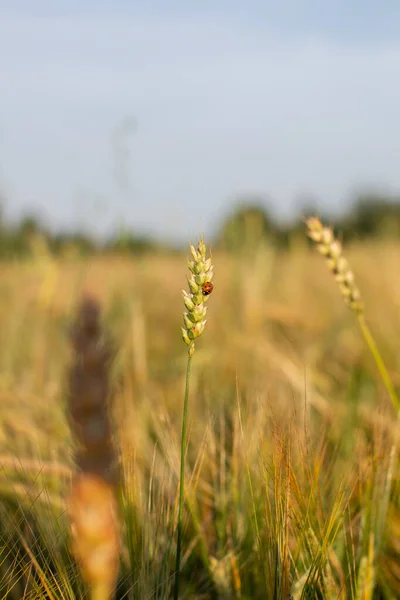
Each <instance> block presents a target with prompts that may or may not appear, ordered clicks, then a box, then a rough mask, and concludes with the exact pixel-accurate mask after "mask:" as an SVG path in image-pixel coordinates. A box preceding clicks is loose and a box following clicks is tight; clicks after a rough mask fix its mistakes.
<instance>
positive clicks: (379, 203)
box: [0, 194, 400, 258]
mask: <svg viewBox="0 0 400 600" xmlns="http://www.w3.org/2000/svg"><path fill="white" fill-rule="evenodd" d="M311 215H318V216H320V217H321V219H323V220H324V221H325V222H328V223H329V224H330V225H331V226H332V227H333V228H335V229H337V230H340V232H341V236H342V238H343V240H344V241H347V242H349V241H353V240H355V239H359V240H365V239H368V238H378V237H391V238H399V239H400V197H398V198H392V197H391V198H389V197H386V196H380V195H376V194H370V195H363V196H359V197H358V198H357V199H356V200H355V202H353V203H352V204H351V205H350V206H349V208H348V210H347V211H345V212H343V213H342V214H340V215H336V216H335V217H332V216H330V215H329V214H323V212H321V210H317V209H314V208H312V207H308V208H305V209H304V210H303V211H302V212H301V213H300V216H297V218H296V219H294V220H293V221H291V222H290V223H285V224H282V223H281V222H280V221H279V220H277V219H276V218H275V217H274V216H273V215H272V213H271V211H270V210H268V207H267V206H266V205H265V202H264V201H263V199H261V198H250V197H249V198H246V197H245V198H243V199H242V200H240V201H238V202H237V203H236V204H235V205H234V207H233V209H232V210H231V211H230V213H229V214H227V215H226V216H225V218H224V219H223V220H222V222H221V224H220V227H219V228H218V230H217V232H216V234H214V236H213V238H214V239H213V240H212V243H213V246H214V247H217V248H220V249H224V250H226V251H229V252H235V251H240V250H241V249H251V247H252V246H256V245H258V244H259V243H260V241H262V240H263V239H267V240H268V241H269V243H273V244H274V245H276V246H277V247H279V248H281V249H283V250H285V249H288V248H289V247H290V246H291V242H292V241H293V240H294V239H296V238H298V237H299V236H301V237H303V235H304V219H305V218H306V217H308V216H311ZM38 236H40V237H42V238H44V239H45V240H46V242H47V245H48V248H49V249H50V251H51V252H52V253H54V254H61V253H63V252H64V251H65V250H66V249H67V248H71V247H73V248H74V249H75V250H76V251H77V252H79V254H82V255H88V254H94V253H113V252H120V253H128V254H134V255H138V254H144V253H150V252H160V253H166V252H179V251H180V250H181V248H180V247H179V245H173V244H167V243H165V242H160V241H159V240H158V239H157V238H156V237H151V236H147V235H143V234H141V233H140V232H138V231H129V230H124V231H120V232H117V233H116V234H115V235H113V236H112V237H109V238H108V239H104V240H101V241H99V240H95V239H94V238H92V237H91V236H90V235H89V234H88V233H85V232H82V231H78V230H77V231H72V232H62V231H58V232H57V231H52V230H51V229H49V228H48V227H46V226H45V225H44V224H43V223H42V222H41V221H40V219H39V218H37V217H35V216H32V215H26V216H24V217H22V218H21V219H20V221H19V222H17V223H14V224H11V223H9V222H7V220H6V219H5V217H4V215H3V213H2V211H1V210H0V258H12V257H25V256H29V255H30V253H31V249H32V239H33V238H34V237H38Z"/></svg>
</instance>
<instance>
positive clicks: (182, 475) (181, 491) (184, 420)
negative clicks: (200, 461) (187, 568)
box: [174, 352, 192, 600]
mask: <svg viewBox="0 0 400 600" xmlns="http://www.w3.org/2000/svg"><path fill="white" fill-rule="evenodd" d="M191 364H192V356H191V355H190V352H188V360H187V367H186V387H185V400H184V404H183V418H182V436H181V471H180V479H179V511H178V540H177V547H176V565H175V566H176V568H175V585H174V600H178V595H179V575H180V570H181V549H182V514H183V504H184V498H185V454H186V431H187V414H188V405H189V384H190V367H191Z"/></svg>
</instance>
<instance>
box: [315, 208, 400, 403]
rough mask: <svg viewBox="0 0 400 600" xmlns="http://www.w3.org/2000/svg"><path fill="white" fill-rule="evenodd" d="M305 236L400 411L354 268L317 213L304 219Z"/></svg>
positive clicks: (330, 230) (331, 231)
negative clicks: (321, 260)
mask: <svg viewBox="0 0 400 600" xmlns="http://www.w3.org/2000/svg"><path fill="white" fill-rule="evenodd" d="M306 225H307V229H308V231H307V233H308V237H309V238H311V239H312V240H313V242H315V244H316V247H317V250H318V252H319V253H320V254H322V256H324V257H325V259H326V263H327V265H328V269H329V270H330V271H331V273H332V274H333V276H334V277H335V280H336V281H337V283H338V286H339V290H340V292H341V294H342V296H343V299H344V301H345V302H346V304H347V306H348V307H349V308H350V309H351V310H352V311H353V312H354V313H355V314H356V316H357V319H358V322H359V325H360V327H361V331H362V334H363V336H364V339H365V342H366V344H367V346H368V348H369V349H370V351H371V353H372V356H373V357H374V360H375V363H376V366H377V367H378V371H379V373H380V376H381V377H382V381H383V383H384V385H385V387H386V390H387V392H388V394H389V397H390V399H391V401H392V405H393V408H394V410H395V411H396V414H397V413H398V412H399V399H398V396H397V393H396V390H395V389H394V386H393V383H392V380H391V379H390V376H389V373H388V371H387V369H386V366H385V363H384V361H383V358H382V356H381V353H380V352H379V349H378V346H377V344H376V342H375V339H374V337H373V335H372V333H371V330H370V328H369V326H368V324H367V322H366V320H365V316H364V304H363V302H362V298H361V294H360V291H359V289H358V287H357V285H356V282H355V278H354V274H353V271H352V270H351V268H350V265H349V263H348V261H347V259H346V258H345V257H344V256H343V250H342V244H341V243H340V242H339V240H338V239H336V237H335V234H334V233H333V230H332V229H331V228H330V227H325V226H324V225H323V224H322V223H321V221H320V220H319V219H318V217H311V218H309V219H307V220H306Z"/></svg>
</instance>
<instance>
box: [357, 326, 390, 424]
mask: <svg viewBox="0 0 400 600" xmlns="http://www.w3.org/2000/svg"><path fill="white" fill-rule="evenodd" d="M358 322H359V324H360V327H361V331H362V333H363V336H364V339H365V341H366V343H367V345H368V347H369V349H370V350H371V353H372V356H373V357H374V360H375V362H376V365H377V367H378V371H379V373H380V375H381V377H382V380H383V383H384V384H385V387H386V389H387V392H388V394H389V396H390V399H391V401H392V404H393V408H394V410H395V411H396V414H398V413H399V399H398V396H397V394H396V391H395V389H394V387H393V384H392V381H391V379H390V377H389V373H388V372H387V369H386V367H385V363H384V362H383V359H382V356H381V354H380V352H379V350H378V346H377V345H376V342H375V340H374V338H373V336H372V333H371V331H370V329H369V327H368V325H367V322H366V320H365V317H364V315H358Z"/></svg>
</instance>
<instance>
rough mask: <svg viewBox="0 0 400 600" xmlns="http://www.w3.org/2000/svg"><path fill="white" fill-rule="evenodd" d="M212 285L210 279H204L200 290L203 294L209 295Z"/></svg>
mask: <svg viewBox="0 0 400 600" xmlns="http://www.w3.org/2000/svg"><path fill="white" fill-rule="evenodd" d="M213 289H214V286H213V284H212V283H211V281H205V282H204V283H203V287H202V288H201V291H202V292H203V296H209V295H210V294H211V292H212V291H213Z"/></svg>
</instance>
